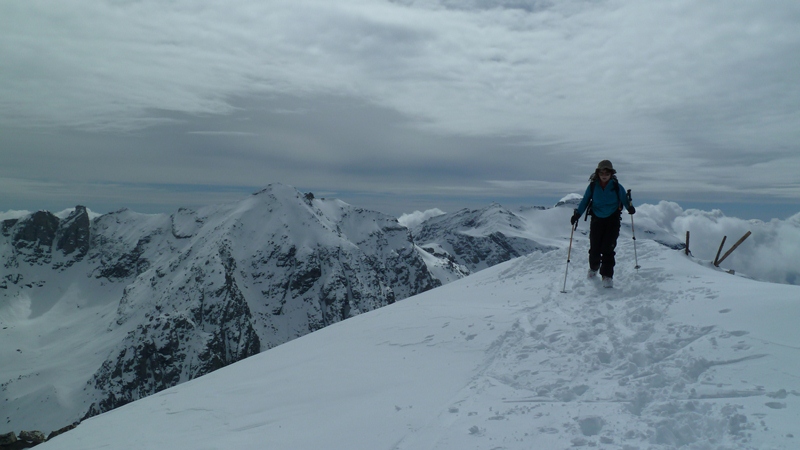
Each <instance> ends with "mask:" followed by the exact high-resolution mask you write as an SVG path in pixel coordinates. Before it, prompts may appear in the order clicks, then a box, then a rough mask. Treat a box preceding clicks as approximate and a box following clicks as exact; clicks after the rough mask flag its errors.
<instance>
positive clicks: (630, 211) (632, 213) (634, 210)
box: [628, 205, 636, 215]
mask: <svg viewBox="0 0 800 450" xmlns="http://www.w3.org/2000/svg"><path fill="white" fill-rule="evenodd" d="M628 214H630V215H634V214H636V208H634V207H633V205H631V207H630V208H628Z"/></svg>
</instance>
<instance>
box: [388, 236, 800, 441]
mask: <svg viewBox="0 0 800 450" xmlns="http://www.w3.org/2000/svg"><path fill="white" fill-rule="evenodd" d="M637 246H638V248H637V250H638V254H639V261H640V263H641V264H642V267H641V268H640V269H639V270H638V271H637V270H635V269H634V268H633V266H634V264H633V261H634V255H633V252H634V250H633V243H632V242H627V243H626V242H624V241H623V238H622V237H621V238H620V245H619V247H618V248H617V253H618V258H617V267H616V274H615V281H616V287H615V288H614V289H605V288H603V287H602V286H601V283H600V281H599V280H588V279H586V278H585V277H586V268H585V261H586V257H585V256H583V257H581V256H579V255H581V254H584V255H585V253H586V252H587V251H588V247H587V243H586V242H585V241H576V243H575V244H574V247H573V255H576V256H575V257H573V258H572V264H570V273H569V277H568V282H567V293H562V292H560V291H561V288H562V283H563V280H564V275H563V270H564V268H565V265H564V263H562V264H558V263H557V259H558V258H559V257H561V256H563V255H561V253H562V252H551V253H548V254H544V255H542V254H534V255H530V256H528V257H523V258H520V259H518V260H517V261H516V262H515V263H514V264H513V265H512V266H511V267H510V268H509V269H507V270H506V271H505V272H504V273H503V275H502V281H503V282H506V283H515V282H516V283H521V281H520V280H523V279H525V280H530V279H531V278H537V279H539V280H542V283H540V285H539V286H538V287H537V288H536V291H537V292H532V293H531V298H536V297H539V296H541V297H542V301H541V303H537V304H531V305H530V306H528V307H522V308H521V309H520V313H519V318H518V319H517V320H516V322H515V323H514V324H513V326H512V327H511V328H510V329H509V330H507V331H505V332H504V333H502V335H501V337H500V338H499V339H498V340H497V341H495V342H494V344H492V345H491V346H490V348H489V350H488V351H487V356H486V362H485V365H484V366H483V367H482V368H481V369H480V370H479V371H478V373H477V374H476V376H475V377H474V379H473V380H472V381H471V382H470V383H469V385H468V386H465V387H464V388H463V389H462V390H461V391H460V393H459V395H458V396H457V397H456V398H454V399H453V400H452V402H451V405H449V406H448V407H447V408H446V410H445V411H442V412H441V414H440V415H439V419H438V421H437V422H436V423H434V424H431V425H430V430H429V431H430V432H429V433H426V432H425V430H417V431H415V433H414V434H413V435H411V436H409V437H408V438H407V439H406V440H403V441H401V442H399V443H398V444H397V445H395V446H394V447H393V449H394V450H400V449H414V448H423V447H424V448H463V449H468V448H475V449H511V448H525V445H527V444H533V443H535V447H536V448H568V447H584V446H587V447H592V448H613V449H625V450H633V449H640V448H641V449H644V448H648V449H651V448H652V449H662V448H663V449H672V448H689V449H741V448H785V449H790V448H797V447H796V446H798V445H800V442H798V441H796V440H795V439H794V435H793V434H792V432H791V431H792V427H791V425H790V424H791V422H792V420H789V421H787V420H786V418H783V419H781V420H778V421H776V423H774V424H773V423H771V422H772V421H771V420H770V414H771V412H774V411H775V410H779V409H785V408H787V407H788V406H787V405H792V406H795V407H797V406H800V401H798V399H797V397H798V396H800V392H798V391H797V390H795V389H793V388H794V387H796V386H797V381H798V380H797V376H796V375H792V374H785V376H783V379H784V380H785V382H786V384H781V385H765V384H764V383H763V382H762V380H755V379H747V378H744V377H746V376H747V375H746V371H741V370H740V369H741V367H742V366H743V365H746V364H757V361H758V360H759V359H762V358H771V357H774V356H773V355H771V350H770V345H769V344H770V343H768V342H763V341H761V340H759V339H757V338H751V337H749V336H748V332H746V331H742V330H726V329H722V328H720V327H717V326H711V325H709V326H697V325H690V324H684V323H679V322H674V321H671V320H670V309H671V308H672V307H673V306H674V305H675V304H676V303H677V302H678V301H682V302H697V301H707V300H715V299H717V298H719V292H718V291H717V290H715V286H714V284H712V283H707V284H706V285H697V286H695V285H693V284H692V279H691V278H692V277H691V276H681V275H676V274H671V273H667V272H666V270H665V269H664V268H663V267H659V259H664V256H663V255H664V249H663V247H659V245H658V244H656V243H653V242H647V243H646V244H644V245H642V244H640V243H639V244H637ZM676 253H677V252H676ZM581 261H582V262H583V263H581ZM559 268H560V269H561V275H560V276H559V274H558V269H559ZM723 276H729V275H727V274H724V275H723ZM518 300H519V302H520V304H525V303H527V302H526V299H524V298H523V299H518ZM727 312H730V310H729V309H728V310H726V309H720V311H719V313H720V314H725V313H727ZM708 355H715V357H714V358H713V359H708V358H707V356H708ZM476 397H479V398H481V400H476ZM487 398H488V399H491V400H486V399H487ZM487 404H488V405H491V406H489V407H488V408H487V406H486V405H487ZM582 410H583V411H585V413H582V412H581V411H582ZM794 419H795V420H796V419H797V414H796V413H795V414H794ZM787 427H789V429H784V428H787ZM442 428H446V429H449V430H450V431H449V432H445V433H442ZM465 430H466V432H465ZM775 435H780V436H785V441H786V443H785V445H773V446H768V447H765V446H762V445H760V444H759V442H763V441H764V439H765V437H767V436H772V437H774V436H775ZM426 436H427V438H429V440H428V439H426ZM798 437H799V438H800V436H798ZM426 441H427V442H426ZM412 442H413V444H411V443H412ZM422 442H424V445H423V446H422V447H419V444H420V443H422ZM526 443H527V444H526Z"/></svg>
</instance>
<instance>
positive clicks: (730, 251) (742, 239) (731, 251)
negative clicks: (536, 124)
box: [716, 231, 750, 266]
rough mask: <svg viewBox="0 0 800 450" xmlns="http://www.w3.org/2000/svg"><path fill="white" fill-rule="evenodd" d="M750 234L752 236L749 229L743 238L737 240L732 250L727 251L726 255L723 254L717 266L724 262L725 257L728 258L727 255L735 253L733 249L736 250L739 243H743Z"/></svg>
mask: <svg viewBox="0 0 800 450" xmlns="http://www.w3.org/2000/svg"><path fill="white" fill-rule="evenodd" d="M748 236H750V232H749V231H748V232H747V233H745V234H744V236H742V238H741V239H739V240H738V241H736V243H735V244H733V247H731V249H730V250H728V251H727V252H725V254H724V255H722V259H720V260H719V262H718V263H717V264H716V265H717V266H719V265H720V264H722V261H725V258H727V257H728V255H730V254H731V253H733V251H734V250H736V247H738V246H739V245H741V243H742V242H744V240H745V239H747V237H748Z"/></svg>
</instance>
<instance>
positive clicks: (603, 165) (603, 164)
mask: <svg viewBox="0 0 800 450" xmlns="http://www.w3.org/2000/svg"><path fill="white" fill-rule="evenodd" d="M601 170H608V171H609V172H611V173H617V171H616V170H614V165H613V164H611V161H609V160H607V159H604V160H602V161H600V164H598V165H597V171H598V172H599V171H601Z"/></svg>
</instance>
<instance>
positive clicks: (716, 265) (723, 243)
mask: <svg viewBox="0 0 800 450" xmlns="http://www.w3.org/2000/svg"><path fill="white" fill-rule="evenodd" d="M725 239H728V236H722V242H720V243H719V250H717V256H715V257H714V267H719V254H720V253H722V246H723V245H725Z"/></svg>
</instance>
